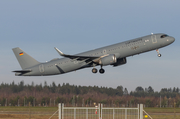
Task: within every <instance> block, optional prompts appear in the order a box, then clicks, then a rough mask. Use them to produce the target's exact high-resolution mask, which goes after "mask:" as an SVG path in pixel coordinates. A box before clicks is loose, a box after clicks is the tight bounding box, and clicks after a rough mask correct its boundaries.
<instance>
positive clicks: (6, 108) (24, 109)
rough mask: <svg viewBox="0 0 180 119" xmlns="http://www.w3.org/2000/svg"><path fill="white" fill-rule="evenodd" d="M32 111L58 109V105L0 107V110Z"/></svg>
mask: <svg viewBox="0 0 180 119" xmlns="http://www.w3.org/2000/svg"><path fill="white" fill-rule="evenodd" d="M29 109H30V110H31V111H32V112H36V111H37V112H49V111H51V112H53V111H54V112H55V111H57V110H58V107H14V106H12V107H9V106H8V107H0V111H29Z"/></svg>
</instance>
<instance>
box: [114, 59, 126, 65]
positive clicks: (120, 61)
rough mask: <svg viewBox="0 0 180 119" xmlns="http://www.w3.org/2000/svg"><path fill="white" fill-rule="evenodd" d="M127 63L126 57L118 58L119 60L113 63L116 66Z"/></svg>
mask: <svg viewBox="0 0 180 119" xmlns="http://www.w3.org/2000/svg"><path fill="white" fill-rule="evenodd" d="M126 63H127V60H126V58H120V59H117V62H116V63H114V64H112V65H113V66H114V67H116V66H119V65H123V64H126Z"/></svg>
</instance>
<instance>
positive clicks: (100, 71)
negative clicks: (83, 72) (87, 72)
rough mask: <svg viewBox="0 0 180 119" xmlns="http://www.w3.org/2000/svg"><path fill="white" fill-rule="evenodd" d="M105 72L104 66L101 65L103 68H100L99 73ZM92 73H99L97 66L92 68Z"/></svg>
mask: <svg viewBox="0 0 180 119" xmlns="http://www.w3.org/2000/svg"><path fill="white" fill-rule="evenodd" d="M104 72H105V70H104V69H103V68H102V66H101V69H99V73H101V74H103V73H104ZM92 73H97V69H96V68H93V69H92Z"/></svg>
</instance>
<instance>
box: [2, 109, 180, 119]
mask: <svg viewBox="0 0 180 119" xmlns="http://www.w3.org/2000/svg"><path fill="white" fill-rule="evenodd" d="M57 110H58V108H57V107H30V108H29V107H0V119H49V118H50V117H51V115H53V114H54V113H55V112H56V111H57ZM144 110H145V111H146V112H147V113H148V114H149V115H150V116H151V117H152V118H153V119H180V108H176V109H175V113H174V108H145V109H144ZM51 119H58V115H57V113H56V114H55V115H54V116H53V117H52V118H51ZM76 119H77V118H76ZM144 119H150V118H145V117H144Z"/></svg>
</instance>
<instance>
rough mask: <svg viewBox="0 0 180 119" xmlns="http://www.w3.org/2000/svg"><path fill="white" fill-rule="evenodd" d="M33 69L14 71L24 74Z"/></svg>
mask: <svg viewBox="0 0 180 119" xmlns="http://www.w3.org/2000/svg"><path fill="white" fill-rule="evenodd" d="M31 71H32V70H30V69H27V70H16V71H13V72H16V73H22V74H24V73H28V72H31Z"/></svg>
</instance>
